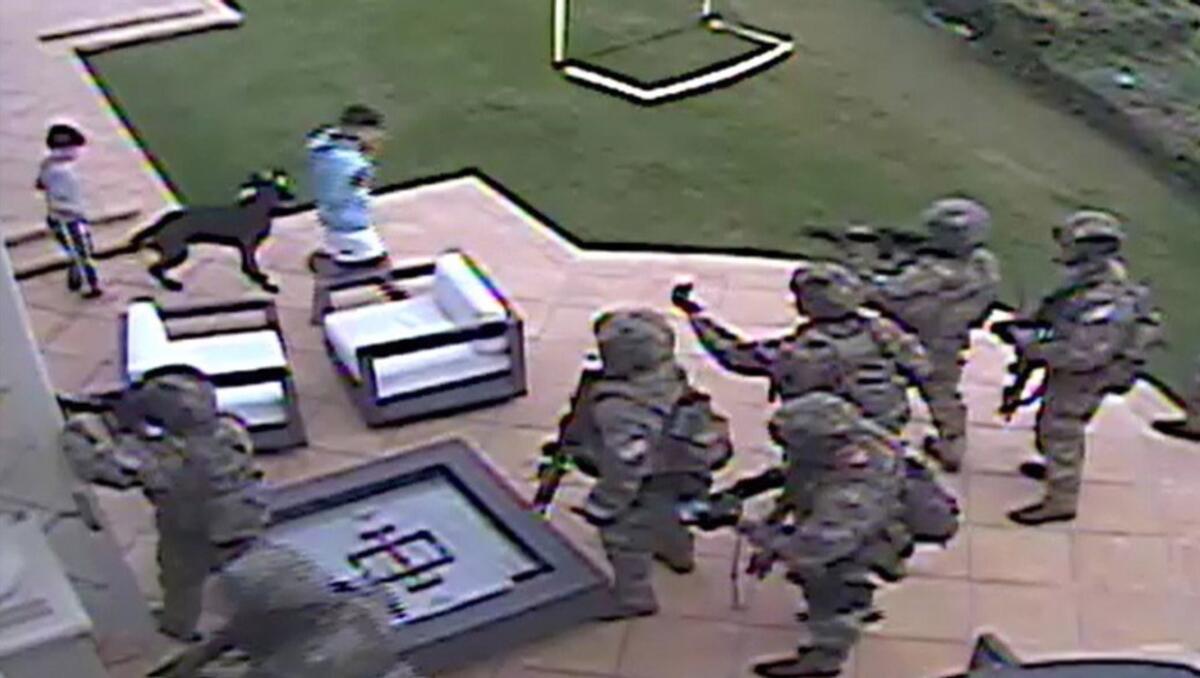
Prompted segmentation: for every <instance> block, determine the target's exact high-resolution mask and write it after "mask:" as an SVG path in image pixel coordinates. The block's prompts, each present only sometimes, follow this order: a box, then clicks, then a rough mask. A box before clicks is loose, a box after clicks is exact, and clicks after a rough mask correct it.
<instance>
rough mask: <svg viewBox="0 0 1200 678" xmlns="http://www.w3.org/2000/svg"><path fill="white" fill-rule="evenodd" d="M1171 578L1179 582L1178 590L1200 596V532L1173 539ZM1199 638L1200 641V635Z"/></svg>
mask: <svg viewBox="0 0 1200 678" xmlns="http://www.w3.org/2000/svg"><path fill="white" fill-rule="evenodd" d="M1171 578H1172V581H1174V582H1178V589H1177V590H1180V591H1181V592H1183V593H1187V594H1190V595H1193V596H1200V533H1195V534H1192V535H1191V536H1188V537H1182V538H1178V539H1174V540H1172V542H1171ZM1197 612H1198V613H1200V610H1197ZM1198 618H1200V617H1198ZM1197 640H1198V641H1200V635H1198V636H1197ZM1197 647H1198V648H1200V645H1198V646H1197Z"/></svg>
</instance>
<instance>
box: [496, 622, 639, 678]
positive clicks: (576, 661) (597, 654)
mask: <svg viewBox="0 0 1200 678" xmlns="http://www.w3.org/2000/svg"><path fill="white" fill-rule="evenodd" d="M627 631H628V624H627V623H626V622H614V623H595V624H587V625H585V626H580V627H578V628H574V629H571V630H569V631H566V632H564V633H561V634H559V635H557V636H554V637H552V638H549V639H546V640H543V641H539V642H537V643H534V644H532V645H529V646H526V647H522V648H520V649H518V650H516V651H515V652H514V653H513V654H511V655H510V656H508V657H507V658H506V659H505V661H504V666H505V668H509V667H513V666H514V665H517V666H520V667H521V668H523V669H539V670H550V671H567V672H578V673H592V674H613V673H616V672H617V664H618V663H619V662H620V659H621V656H620V655H621V646H622V645H623V644H624V643H625V635H626V632H627ZM501 675H507V674H506V673H504V671H503V670H502V671H501Z"/></svg>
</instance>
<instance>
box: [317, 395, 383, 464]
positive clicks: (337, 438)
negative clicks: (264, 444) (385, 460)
mask: <svg viewBox="0 0 1200 678" xmlns="http://www.w3.org/2000/svg"><path fill="white" fill-rule="evenodd" d="M300 408H301V412H302V413H303V415H304V425H305V429H306V430H307V432H308V440H309V443H310V444H312V445H317V446H320V447H324V448H325V449H329V450H337V451H340V452H345V453H349V454H353V455H358V456H362V457H370V456H377V455H378V454H379V453H380V452H381V451H386V450H387V449H388V447H389V445H388V433H389V429H387V428H381V429H371V428H368V427H367V425H366V424H365V423H364V422H363V420H362V417H361V416H360V415H359V412H358V410H357V409H355V407H354V405H353V404H352V403H351V402H350V398H349V396H348V395H346V396H345V397H343V398H331V399H329V400H325V401H308V400H301V401H300Z"/></svg>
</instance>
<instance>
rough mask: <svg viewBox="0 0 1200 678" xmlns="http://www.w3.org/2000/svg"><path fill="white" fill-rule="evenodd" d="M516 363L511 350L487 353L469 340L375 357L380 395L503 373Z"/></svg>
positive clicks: (417, 389) (384, 395) (392, 394)
mask: <svg viewBox="0 0 1200 678" xmlns="http://www.w3.org/2000/svg"><path fill="white" fill-rule="evenodd" d="M511 367H512V360H510V359H509V356H508V355H507V354H500V355H484V354H481V353H479V352H477V351H475V350H474V349H472V348H471V346H470V345H468V344H452V345H450V346H439V347H437V348H431V349H426V350H424V351H415V352H413V353H405V354H401V355H395V356H388V357H386V358H380V359H379V360H376V361H375V377H376V384H377V392H376V394H375V395H376V397H377V398H378V399H384V398H389V397H392V396H397V395H402V394H405V393H412V392H414V391H419V390H422V389H426V388H433V387H437V386H448V385H451V384H454V383H455V382H460V381H464V380H466V379H473V378H477V377H485V376H490V375H501V374H504V373H505V372H507V371H509V369H511Z"/></svg>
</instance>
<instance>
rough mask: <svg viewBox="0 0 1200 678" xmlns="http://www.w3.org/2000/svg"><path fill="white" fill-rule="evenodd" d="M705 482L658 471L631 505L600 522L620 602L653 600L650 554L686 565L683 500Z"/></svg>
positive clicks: (649, 604) (650, 603)
mask: <svg viewBox="0 0 1200 678" xmlns="http://www.w3.org/2000/svg"><path fill="white" fill-rule="evenodd" d="M704 490H705V483H704V482H703V481H701V480H699V479H695V478H691V477H688V476H659V477H655V478H651V479H650V480H648V481H646V483H645V485H643V487H642V490H641V493H640V494H639V496H638V499H637V501H636V502H635V503H634V506H633V507H632V508H630V509H629V510H628V511H626V512H624V513H623V514H621V516H620V517H618V518H617V521H616V522H615V523H613V524H612V525H609V526H606V527H604V528H601V530H600V541H601V543H603V544H604V552H605V554H606V555H607V556H608V560H609V563H611V564H612V567H613V579H614V584H613V587H614V589H615V593H616V597H617V600H618V601H619V602H621V603H622V604H625V605H628V606H631V607H635V608H653V607H656V606H657V599H656V598H655V596H654V589H653V587H652V585H651V580H650V567H651V564H652V562H653V560H654V558H656V557H657V558H660V559H662V560H663V561H665V562H667V563H668V564H670V565H671V566H673V567H681V568H683V567H690V566H691V564H692V562H693V558H694V554H693V539H692V533H691V530H689V529H688V528H687V527H686V526H685V525H683V524H682V523H680V522H679V516H678V514H677V512H676V511H677V508H678V506H679V503H680V502H681V501H684V500H686V499H689V498H694V497H696V496H699V495H700V494H701V493H702V492H704Z"/></svg>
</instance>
